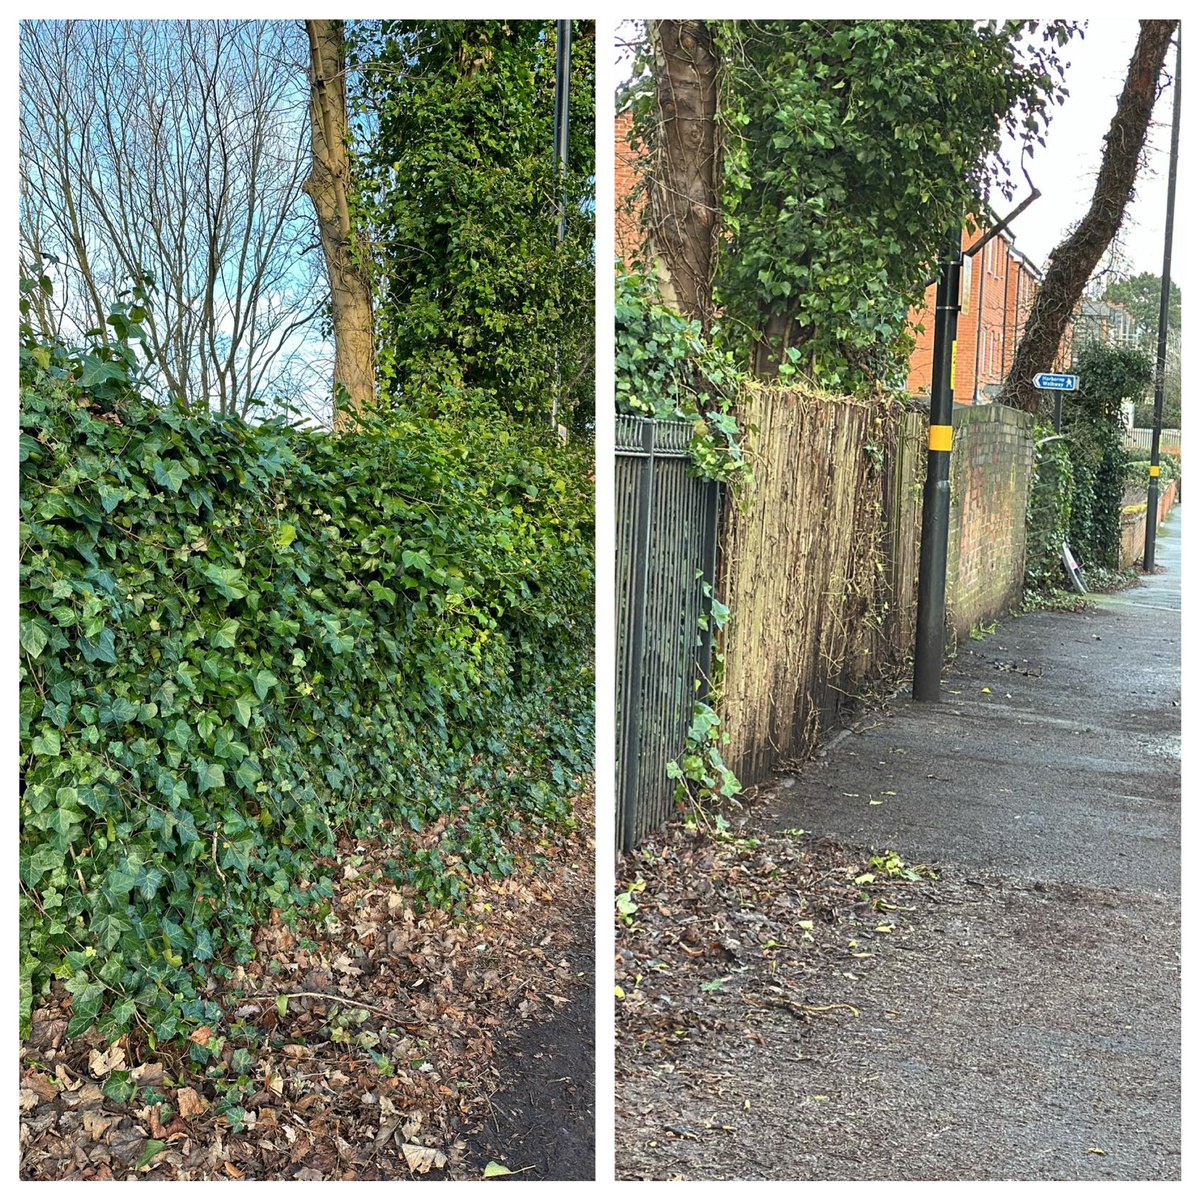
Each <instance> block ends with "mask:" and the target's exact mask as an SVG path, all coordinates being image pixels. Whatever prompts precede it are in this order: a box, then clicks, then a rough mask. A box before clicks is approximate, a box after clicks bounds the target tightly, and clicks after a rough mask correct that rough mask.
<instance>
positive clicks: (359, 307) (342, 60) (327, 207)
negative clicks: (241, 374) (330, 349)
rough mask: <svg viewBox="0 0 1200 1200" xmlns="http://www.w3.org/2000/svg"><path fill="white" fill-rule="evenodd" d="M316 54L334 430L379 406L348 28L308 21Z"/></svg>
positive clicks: (316, 142) (318, 195)
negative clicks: (354, 169) (354, 211)
mask: <svg viewBox="0 0 1200 1200" xmlns="http://www.w3.org/2000/svg"><path fill="white" fill-rule="evenodd" d="M304 26H305V28H306V29H307V31H308V45H309V51H310V53H311V56H312V74H311V86H312V104H311V115H312V151H313V155H312V171H311V172H310V174H309V176H308V178H307V179H306V180H305V182H304V190H305V191H306V192H307V193H308V195H309V198H310V199H311V200H312V202H313V207H314V208H315V209H316V210H317V226H318V228H319V229H320V232H321V249H322V250H323V251H324V252H325V265H326V268H327V270H328V272H329V290H330V293H331V298H332V301H333V344H334V363H333V390H334V397H333V405H334V425H335V427H338V426H340V425H342V424H343V423H345V422H346V421H347V419H348V416H349V414H353V413H357V412H362V411H364V410H365V409H368V408H370V407H371V406H372V405H373V403H374V401H375V323H374V319H373V316H372V312H371V285H370V280H369V279H368V276H367V268H366V264H365V262H364V261H363V259H362V257H361V255H360V254H358V253H357V251H356V248H355V246H354V239H353V237H352V234H351V228H350V154H349V150H348V148H347V140H348V125H347V117H346V57H345V51H344V45H345V23H344V22H342V21H305V22H304Z"/></svg>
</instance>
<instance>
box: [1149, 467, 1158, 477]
mask: <svg viewBox="0 0 1200 1200" xmlns="http://www.w3.org/2000/svg"><path fill="white" fill-rule="evenodd" d="M1150 474H1151V475H1157V474H1158V467H1151V468H1150Z"/></svg>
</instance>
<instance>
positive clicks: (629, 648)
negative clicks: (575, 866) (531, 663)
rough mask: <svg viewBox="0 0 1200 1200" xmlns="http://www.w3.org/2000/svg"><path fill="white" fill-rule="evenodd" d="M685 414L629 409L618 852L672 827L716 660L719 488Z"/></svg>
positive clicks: (619, 480)
mask: <svg viewBox="0 0 1200 1200" xmlns="http://www.w3.org/2000/svg"><path fill="white" fill-rule="evenodd" d="M691 436H692V427H691V426H690V425H689V424H688V423H687V422H685V421H658V420H651V419H649V418H645V417H628V416H619V417H618V418H617V439H616V453H617V462H616V500H617V741H618V747H617V764H618V765H617V819H616V835H617V844H618V847H619V848H620V849H624V850H628V849H631V848H632V847H633V846H635V845H636V844H637V843H638V842H639V841H640V840H641V838H642V837H644V836H645V834H646V833H647V832H648V831H649V830H651V829H654V828H657V827H659V826H661V825H663V824H665V822H666V820H667V817H668V816H669V814H670V812H671V803H672V797H673V794H674V783H673V781H672V780H671V779H669V778H668V776H667V773H666V768H667V764H668V763H669V762H671V761H673V760H674V759H677V758H678V757H679V756H680V754H681V753H682V752H683V749H684V745H685V742H686V737H687V730H688V726H689V725H690V724H691V720H692V712H693V708H694V705H695V703H696V700H697V699H702V698H703V697H704V695H705V694H706V693H707V686H708V675H709V668H710V664H711V658H712V640H711V639H712V630H711V622H709V621H707V620H704V621H703V624H704V625H705V628H704V629H702V628H701V625H702V619H703V618H705V617H707V615H708V612H709V605H708V599H707V597H708V596H710V595H711V588H712V584H713V580H714V578H715V575H716V556H717V520H718V515H719V510H720V485H719V484H717V483H714V482H712V481H711V480H705V479H699V478H697V477H696V476H694V475H693V474H691V473H689V471H688V457H687V454H688V451H687V447H688V442H689V441H690V439H691Z"/></svg>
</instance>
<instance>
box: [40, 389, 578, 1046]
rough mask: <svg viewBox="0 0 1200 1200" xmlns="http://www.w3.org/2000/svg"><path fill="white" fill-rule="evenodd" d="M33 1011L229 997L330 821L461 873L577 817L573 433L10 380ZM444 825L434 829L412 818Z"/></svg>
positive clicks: (103, 1019) (317, 865) (139, 1010)
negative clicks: (104, 398)
mask: <svg viewBox="0 0 1200 1200" xmlns="http://www.w3.org/2000/svg"><path fill="white" fill-rule="evenodd" d="M21 428H22V433H21V450H20V455H21V472H22V497H21V535H20V536H21V601H22V618H21V624H20V642H21V661H22V680H23V682H22V692H21V763H22V772H23V781H22V782H23V786H22V796H21V818H22V829H21V845H20V874H21V884H22V899H21V918H22V919H21V957H22V1018H23V1021H26V1022H27V1021H28V1018H29V1014H30V1010H31V1005H32V1003H33V1000H34V997H35V996H36V995H37V994H39V993H41V992H42V991H44V990H45V988H46V987H47V986H48V985H49V982H50V979H51V977H52V976H54V977H58V978H60V979H63V980H64V981H65V985H66V987H67V988H68V990H69V991H70V992H71V993H72V996H73V1005H72V1008H73V1019H72V1021H71V1024H70V1029H69V1031H68V1032H69V1034H70V1035H71V1036H75V1035H77V1034H79V1033H81V1032H83V1031H84V1030H85V1029H87V1028H89V1027H90V1026H91V1025H92V1024H93V1023H95V1022H96V1021H97V1020H99V1021H100V1024H101V1031H102V1032H103V1033H104V1034H105V1035H107V1036H111V1035H113V1034H115V1033H116V1032H119V1031H120V1030H123V1029H125V1028H127V1027H128V1026H129V1025H130V1024H131V1023H132V1022H133V1021H134V1020H135V1019H136V1020H138V1021H140V1022H141V1023H142V1024H143V1025H144V1026H145V1027H146V1028H147V1029H149V1030H150V1031H151V1032H152V1035H153V1037H154V1038H156V1039H159V1040H162V1039H166V1038H170V1037H172V1036H175V1035H177V1034H178V1033H180V1032H183V1031H184V1030H185V1029H186V1028H187V1026H188V1024H189V1023H203V1022H208V1023H211V1022H212V1021H214V1020H216V1019H219V1017H220V1012H219V1009H217V1008H216V1006H215V1005H214V1004H213V1003H212V1002H211V1001H210V1000H208V999H206V998H205V997H204V995H203V994H201V992H200V990H199V989H200V986H201V982H202V979H203V976H204V973H205V971H206V970H207V969H211V970H213V971H215V972H216V973H217V974H221V973H223V972H224V971H225V970H226V968H224V967H222V966H220V965H219V960H221V959H222V958H228V957H232V958H233V959H234V960H235V961H245V960H247V959H248V958H249V957H251V956H252V954H253V946H252V943H251V937H252V933H253V930H254V928H255V925H256V923H258V922H261V921H262V920H263V919H264V918H265V917H266V916H267V915H268V914H269V913H270V910H271V909H273V908H274V909H278V910H280V911H281V912H282V913H284V914H285V916H286V915H288V914H295V913H296V912H297V911H299V910H301V909H310V910H311V909H312V908H313V906H314V905H315V906H318V911H319V906H320V905H321V904H322V902H323V901H325V900H326V898H327V897H328V896H329V895H330V894H331V892H332V880H331V876H330V872H331V868H332V857H333V855H334V854H335V849H336V841H337V837H338V835H339V833H340V832H345V833H348V834H350V835H352V836H356V837H362V836H368V835H370V836H378V837H382V838H384V839H385V840H388V839H394V840H395V842H396V853H395V861H394V868H395V874H396V877H397V879H398V880H400V881H401V882H404V883H407V884H410V885H412V886H415V887H416V889H417V890H418V893H419V894H421V895H423V896H424V898H425V901H426V902H427V903H429V904H444V903H453V902H454V900H455V899H456V898H457V897H458V896H459V895H461V894H462V892H463V890H464V882H463V880H464V878H465V876H466V875H468V874H479V873H483V872H499V873H503V872H505V871H506V870H507V869H508V859H507V856H506V852H505V840H506V837H508V836H509V835H510V834H511V833H513V832H515V831H516V830H517V829H518V828H519V827H520V826H521V824H522V823H527V822H547V821H549V822H559V821H562V820H564V819H567V818H568V816H569V812H568V808H569V805H568V800H567V797H568V795H569V793H570V790H571V788H570V783H571V779H572V777H573V776H575V775H576V774H577V773H578V772H580V771H581V770H583V769H586V768H587V766H588V765H589V758H590V754H591V745H592V628H593V616H592V594H593V584H594V571H593V554H592V545H593V523H594V522H593V509H592V495H591V486H590V484H589V483H588V479H587V473H588V469H589V465H590V464H589V463H588V461H587V459H586V458H585V456H584V455H583V454H582V453H578V452H574V451H567V450H564V449H563V448H561V447H559V446H558V445H556V444H555V445H532V444H530V435H529V433H528V431H525V432H524V433H523V434H521V435H516V434H514V432H513V431H512V430H511V428H509V427H506V426H505V425H503V424H501V423H498V422H490V423H488V422H484V421H480V422H477V423H474V424H470V425H467V426H466V427H464V426H463V424H461V423H459V424H456V425H454V426H451V425H449V424H446V423H439V422H436V421H422V422H420V423H418V422H415V421H405V420H402V419H400V420H396V421H393V422H391V423H390V424H389V425H388V426H387V427H379V428H371V429H364V430H362V431H359V432H354V433H350V434H346V435H343V436H341V437H338V438H333V437H330V436H329V435H327V434H324V433H321V432H317V431H312V430H298V429H295V428H290V427H288V426H286V425H284V424H282V423H280V422H268V423H266V424H263V425H259V426H253V427H252V426H249V425H247V424H245V423H242V422H240V421H236V420H222V419H218V418H212V417H209V416H207V415H189V414H186V413H184V412H181V411H177V410H174V409H169V410H165V411H164V410H163V409H159V408H155V407H152V406H150V405H146V404H143V403H141V402H140V401H132V402H130V403H127V404H124V405H123V406H121V407H119V408H117V409H116V410H115V411H111V412H105V411H101V407H100V406H99V405H97V404H96V403H95V401H94V398H93V397H91V396H89V395H88V394H87V393H86V392H81V391H80V390H79V389H78V388H77V387H71V386H69V385H67V384H64V383H62V382H60V381H54V380H51V379H50V378H49V377H48V376H42V377H41V378H40V379H37V380H35V381H34V383H33V385H32V386H29V387H26V388H25V389H24V390H23V392H22V397H21ZM431 823H437V828H438V829H440V830H441V833H440V839H439V841H438V843H437V846H436V848H433V849H429V848H423V849H421V848H418V847H417V846H416V845H415V844H406V841H405V838H404V831H405V830H406V829H408V830H412V831H420V830H422V829H424V828H426V827H427V826H429V825H430V824H431Z"/></svg>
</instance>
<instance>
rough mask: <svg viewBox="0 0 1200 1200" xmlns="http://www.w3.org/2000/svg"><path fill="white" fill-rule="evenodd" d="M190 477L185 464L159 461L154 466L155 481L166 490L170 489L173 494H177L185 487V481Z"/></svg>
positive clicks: (166, 460) (168, 460)
mask: <svg viewBox="0 0 1200 1200" xmlns="http://www.w3.org/2000/svg"><path fill="white" fill-rule="evenodd" d="M189 475H190V472H189V471H188V469H187V468H186V467H185V466H184V465H183V463H180V462H176V461H175V460H174V459H161V458H160V459H159V460H158V461H157V462H156V463H155V464H154V478H155V481H156V482H157V483H159V484H161V485H162V486H163V487H165V488H169V489H170V490H171V491H172V492H177V491H179V489H180V488H181V487H183V483H184V480H185V479H187V478H188V477H189Z"/></svg>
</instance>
